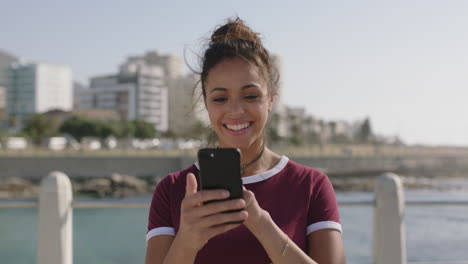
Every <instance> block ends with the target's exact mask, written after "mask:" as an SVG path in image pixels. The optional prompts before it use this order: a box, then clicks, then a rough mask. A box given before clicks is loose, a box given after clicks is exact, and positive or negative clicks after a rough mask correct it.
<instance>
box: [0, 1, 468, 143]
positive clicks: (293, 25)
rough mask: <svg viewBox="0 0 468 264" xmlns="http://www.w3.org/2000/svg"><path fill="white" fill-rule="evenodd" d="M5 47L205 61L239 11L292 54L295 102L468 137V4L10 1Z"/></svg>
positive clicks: (106, 64) (61, 57) (68, 57)
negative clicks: (212, 41) (216, 34)
mask: <svg viewBox="0 0 468 264" xmlns="http://www.w3.org/2000/svg"><path fill="white" fill-rule="evenodd" d="M0 7H1V10H2V11H0V13H1V15H0V50H3V51H6V52H9V53H11V54H14V55H16V56H18V57H22V58H26V59H31V60H37V61H43V62H48V63H53V64H63V65H68V66H69V67H70V68H71V69H72V70H73V75H74V79H76V80H78V81H81V82H83V83H87V82H88V80H89V77H92V76H97V75H101V74H110V73H115V72H116V71H117V67H118V65H119V64H121V63H122V62H124V61H125V59H126V57H127V56H130V55H142V54H144V53H145V52H146V51H148V50H159V51H161V52H163V53H166V54H171V55H176V56H181V57H183V56H184V54H185V56H186V58H187V60H188V61H189V62H190V63H191V65H193V66H197V64H196V63H195V62H194V59H193V58H194V57H195V54H200V53H201V51H202V47H203V43H204V40H206V38H208V37H209V36H210V32H211V31H212V30H213V29H214V28H215V27H216V26H217V25H220V24H222V23H223V21H224V20H225V19H226V18H227V17H232V16H236V15H237V16H239V17H240V18H242V19H243V20H245V21H246V22H247V24H248V25H249V26H250V27H251V28H252V29H253V30H254V31H256V32H259V33H260V34H261V36H262V38H263V40H264V44H265V46H266V47H267V48H268V49H269V51H270V52H271V53H273V54H277V55H279V56H281V58H282V62H283V64H282V68H283V72H282V82H283V99H282V101H283V103H285V104H287V105H289V106H296V107H305V108H306V109H307V112H308V113H310V114H312V115H314V116H315V117H317V118H323V119H326V120H345V121H354V120H362V119H364V118H366V117H369V118H370V120H371V123H372V127H373V129H374V131H375V132H376V133H378V134H381V135H386V136H396V135H398V136H399V137H400V138H402V139H403V141H404V142H406V143H408V144H426V145H463V146H468V104H467V103H465V100H467V99H468V15H467V14H468V1H465V0H444V1H442V0H437V1H435V0H404V1H402V0H391V1H390V0H389V1H376V0H354V1H349V0H337V1H334V0H327V1H316V0H308V1H294V0H289V1H274V0H270V1H252V0H249V1H247V0H237V1H226V2H224V1H219V0H207V1H203V0H199V1H177V0H173V1H156V0H152V1H138V0H133V1H121V0H113V1H110V0H100V1H90V0H80V1H51V0H41V1H32V0H30V1H24V0H14V1H13V0H4V1H2V3H1V4H0Z"/></svg>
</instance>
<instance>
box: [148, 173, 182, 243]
mask: <svg viewBox="0 0 468 264" xmlns="http://www.w3.org/2000/svg"><path fill="white" fill-rule="evenodd" d="M170 188H171V177H170V176H166V177H165V178H164V179H162V180H161V181H160V182H159V184H158V185H157V186H156V189H155V191H154V194H153V199H152V200H151V206H150V210H149V217H148V232H147V234H146V242H148V240H149V239H150V238H152V237H154V236H157V235H175V231H174V224H173V221H172V217H171V199H170V193H171V192H170Z"/></svg>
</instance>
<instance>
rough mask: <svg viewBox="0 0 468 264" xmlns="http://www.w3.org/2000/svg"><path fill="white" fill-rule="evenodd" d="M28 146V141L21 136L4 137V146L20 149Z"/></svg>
mask: <svg viewBox="0 0 468 264" xmlns="http://www.w3.org/2000/svg"><path fill="white" fill-rule="evenodd" d="M27 147H28V141H27V140H26V139H25V138H23V137H7V138H6V139H5V148H6V149H13V150H20V149H25V148H27Z"/></svg>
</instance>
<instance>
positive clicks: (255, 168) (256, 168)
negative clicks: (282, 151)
mask: <svg viewBox="0 0 468 264" xmlns="http://www.w3.org/2000/svg"><path fill="white" fill-rule="evenodd" d="M260 151H261V150H260ZM258 153H260V152H257V155H258ZM280 158H281V157H280V156H279V155H278V154H276V153H274V152H273V151H271V150H270V149H268V148H266V147H265V149H263V154H262V156H261V157H260V158H259V159H258V160H257V161H256V162H254V163H252V164H251V165H249V166H247V167H245V168H244V169H243V173H242V177H247V176H252V175H256V174H259V173H262V172H265V171H267V170H270V169H271V168H273V167H274V166H276V164H278V162H279V160H280ZM252 159H253V158H252ZM247 162H250V161H247ZM241 164H245V163H243V162H241Z"/></svg>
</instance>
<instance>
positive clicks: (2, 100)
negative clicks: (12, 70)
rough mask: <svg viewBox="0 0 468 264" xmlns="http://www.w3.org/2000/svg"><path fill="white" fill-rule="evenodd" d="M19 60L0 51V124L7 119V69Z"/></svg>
mask: <svg viewBox="0 0 468 264" xmlns="http://www.w3.org/2000/svg"><path fill="white" fill-rule="evenodd" d="M17 61H18V58H16V57H15V56H13V55H11V54H8V53H6V52H3V51H0V126H1V125H2V123H3V122H4V121H5V107H6V86H7V82H8V80H7V76H6V70H7V69H8V67H10V65H11V64H12V63H15V62H17Z"/></svg>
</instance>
